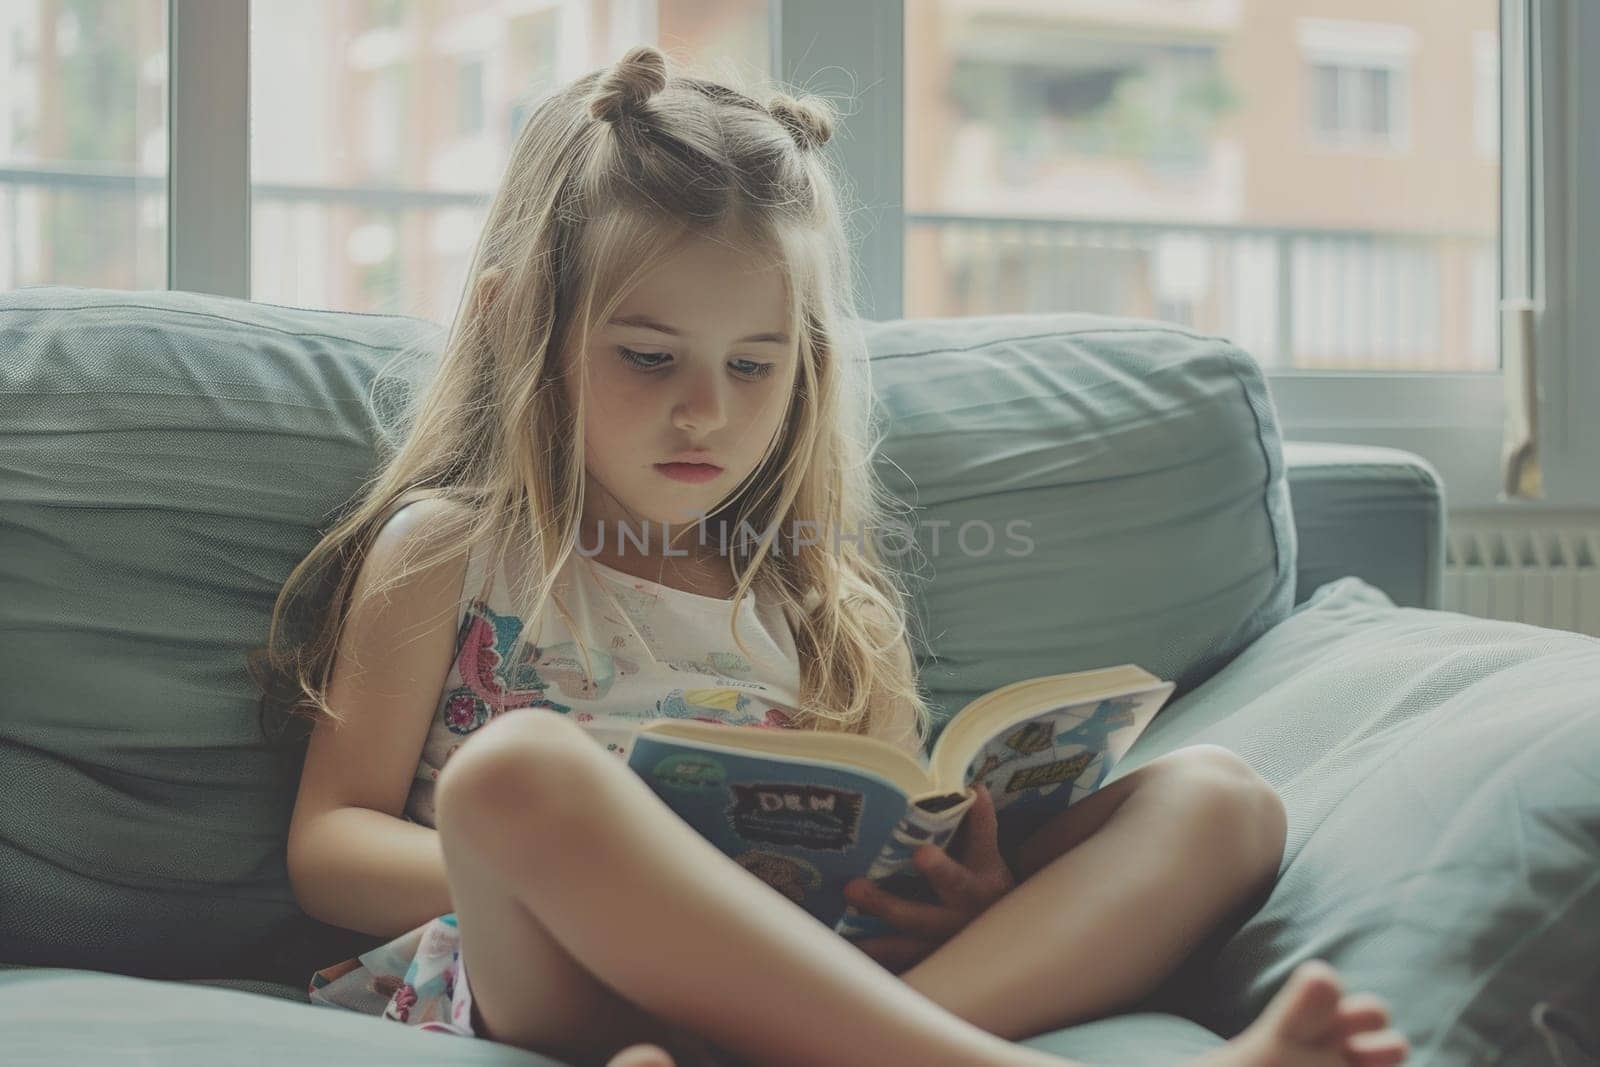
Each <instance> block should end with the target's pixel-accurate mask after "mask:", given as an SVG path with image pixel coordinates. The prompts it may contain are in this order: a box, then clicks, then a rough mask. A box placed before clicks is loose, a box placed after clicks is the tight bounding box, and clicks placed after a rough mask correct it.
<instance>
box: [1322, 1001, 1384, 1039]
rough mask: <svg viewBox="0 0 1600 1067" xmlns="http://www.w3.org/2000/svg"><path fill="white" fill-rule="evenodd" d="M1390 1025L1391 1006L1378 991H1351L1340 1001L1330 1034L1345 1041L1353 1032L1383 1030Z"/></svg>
mask: <svg viewBox="0 0 1600 1067" xmlns="http://www.w3.org/2000/svg"><path fill="white" fill-rule="evenodd" d="M1388 1025H1389V1008H1388V1005H1386V1004H1385V1003H1384V1001H1383V998H1382V997H1380V996H1378V995H1377V994H1376V993H1351V994H1350V995H1349V996H1347V997H1345V998H1344V999H1343V1000H1341V1001H1339V1011H1338V1014H1337V1016H1336V1017H1335V1018H1334V1021H1333V1028H1332V1030H1331V1031H1329V1033H1330V1036H1331V1037H1332V1038H1333V1039H1334V1040H1336V1041H1343V1040H1344V1039H1345V1038H1347V1037H1349V1036H1350V1035H1352V1034H1360V1033H1365V1032H1366V1031H1368V1030H1382V1029H1383V1028H1384V1027H1385V1026H1388Z"/></svg>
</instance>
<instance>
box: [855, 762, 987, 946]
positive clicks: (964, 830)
mask: <svg viewBox="0 0 1600 1067" xmlns="http://www.w3.org/2000/svg"><path fill="white" fill-rule="evenodd" d="M977 793H978V796H977V799H976V800H975V801H973V804H972V810H971V811H969V812H967V817H966V819H965V820H964V821H963V822H962V824H961V829H960V830H959V831H957V832H956V840H954V841H952V842H951V849H950V852H948V853H947V852H943V851H941V850H940V849H939V848H937V847H936V846H934V845H923V846H922V847H921V848H919V849H918V850H917V852H916V855H915V856H914V857H913V858H912V862H913V863H915V864H916V867H917V869H918V870H919V871H921V872H923V874H924V876H925V877H926V878H927V879H928V881H929V883H930V884H931V885H932V886H933V888H934V891H935V892H936V893H938V895H939V900H940V902H941V903H939V904H924V903H922V902H920V901H915V900H907V899H906V898H905V897H901V896H896V895H895V894H893V893H891V892H889V891H888V890H886V889H884V888H882V887H881V886H878V885H875V884H874V883H872V882H869V881H868V880H867V879H865V878H856V879H853V880H852V881H851V882H849V883H848V884H847V885H846V886H845V899H846V900H847V901H849V902H850V903H851V904H854V905H855V906H856V908H857V909H858V910H860V911H863V912H866V913H868V914H871V915H875V916H878V917H879V918H881V919H884V920H885V921H887V922H889V923H890V924H891V925H893V926H894V927H896V928H897V929H898V930H899V931H900V932H899V933H898V934H889V935H885V936H882V937H869V938H865V939H863V940H861V941H857V942H855V945H856V947H857V948H859V949H860V950H861V951H863V952H865V953H866V954H867V955H868V956H871V957H872V958H873V959H875V960H877V961H878V963H880V964H882V965H883V966H884V967H886V968H888V969H889V970H890V971H892V972H893V973H895V974H899V973H900V972H901V971H903V970H905V969H906V968H908V967H911V966H912V965H914V964H916V963H917V962H919V961H920V960H922V958H923V957H925V956H927V955H929V954H931V953H932V952H933V950H934V949H936V948H938V947H939V946H940V945H942V944H944V943H945V942H946V941H948V940H950V939H951V938H952V937H954V936H955V935H956V934H957V933H959V932H960V931H961V930H962V929H964V928H965V927H966V925H967V924H968V923H970V922H971V921H972V920H973V919H975V918H977V917H978V916H979V915H981V914H983V912H984V911H986V910H987V909H988V907H989V905H991V904H993V903H994V902H995V901H997V900H999V899H1000V898H1001V897H1003V896H1005V895H1006V894H1007V893H1009V892H1011V890H1012V889H1013V888H1014V887H1015V886H1016V884H1017V881H1016V877H1015V876H1014V875H1013V874H1012V873H1011V867H1010V866H1009V865H1008V864H1007V863H1006V861H1005V858H1004V857H1003V856H1001V855H1000V845H999V840H998V834H997V824H996V820H995V812H994V802H993V799H992V798H991V797H990V796H989V790H988V789H987V788H985V787H984V786H983V785H982V784H981V783H980V784H979V785H978V786H977Z"/></svg>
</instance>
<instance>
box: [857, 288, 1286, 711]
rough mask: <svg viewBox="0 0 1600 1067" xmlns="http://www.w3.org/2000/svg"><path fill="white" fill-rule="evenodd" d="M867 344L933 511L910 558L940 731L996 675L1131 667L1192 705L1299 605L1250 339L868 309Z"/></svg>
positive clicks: (1078, 321)
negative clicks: (893, 314)
mask: <svg viewBox="0 0 1600 1067" xmlns="http://www.w3.org/2000/svg"><path fill="white" fill-rule="evenodd" d="M867 339H868V344H869V348H870V350H871V352H872V374H873V391H874V393H875V394H876V396H877V397H878V399H879V401H880V402H881V404H882V408H883V411H884V415H885V416H886V422H887V436H886V438H885V440H884V443H883V446H882V449H881V455H880V459H881V462H880V470H881V473H882V476H883V478H884V481H885V482H886V484H887V485H888V487H889V488H890V489H891V490H892V491H893V492H894V493H895V495H896V496H897V497H899V498H900V500H902V501H904V502H906V503H907V504H908V505H910V506H912V507H914V508H915V509H916V511H915V513H914V514H913V515H912V516H910V517H908V519H907V522H908V523H910V524H911V525H912V528H913V529H914V531H915V534H916V539H915V544H916V548H917V550H918V551H917V553H915V554H913V553H911V552H906V553H905V554H904V555H903V556H902V557H901V566H902V569H903V570H904V571H905V572H906V574H907V577H908V580H909V584H910V585H911V586H912V587H913V589H914V591H915V592H916V594H917V597H918V600H919V616H920V619H921V625H922V627H923V633H924V635H925V637H926V639H927V644H928V648H927V649H919V652H923V653H925V654H923V655H921V656H919V659H920V668H921V676H922V680H923V682H924V684H925V685H926V686H927V688H928V689H929V691H930V692H929V695H930V696H931V698H932V702H933V704H934V706H935V709H936V711H937V712H938V713H939V715H940V717H941V725H942V720H943V718H944V717H945V716H947V715H948V714H949V713H952V712H954V711H957V710H959V709H960V707H961V705H962V704H964V703H966V702H967V701H968V700H971V699H972V698H974V697H976V696H979V695H981V694H982V693H983V692H985V691H987V690H989V689H993V688H995V687H996V686H1000V685H1004V684H1006V683H1008V682H1013V681H1016V680H1018V679H1021V678H1029V677H1034V676H1037V675H1042V674H1055V673H1059V672H1063V671H1073V670H1085V669H1092V668H1096V667H1108V666H1113V665H1115V664H1119V663H1130V662H1131V663H1137V664H1139V665H1140V666H1142V667H1144V668H1145V669H1146V670H1149V671H1152V672H1154V673H1156V674H1158V675H1160V676H1161V677H1163V678H1169V679H1172V680H1174V681H1175V682H1177V685H1178V688H1177V692H1176V693H1175V694H1174V696H1175V697H1180V696H1181V695H1182V694H1183V693H1184V692H1187V691H1188V690H1190V689H1192V688H1193V687H1194V686H1196V685H1198V684H1200V683H1201V682H1203V681H1205V679H1207V678H1209V677H1210V676H1211V675H1212V674H1214V673H1215V672H1216V671H1217V670H1219V669H1220V668H1221V667H1222V666H1223V665H1225V664H1226V663H1227V662H1228V661H1229V660H1230V659H1231V658H1232V657H1233V656H1235V655H1238V654H1239V652H1240V651H1242V650H1243V649H1244V648H1245V647H1246V646H1248V645H1249V644H1250V642H1252V641H1254V640H1255V639H1256V638H1257V637H1259V636H1260V635H1261V634H1263V633H1265V632H1266V631H1267V630H1268V629H1270V628H1271V627H1272V626H1274V625H1275V624H1277V623H1278V622H1280V621H1281V620H1282V619H1284V618H1285V617H1286V616H1287V615H1288V614H1289V611H1290V609H1291V607H1292V606H1293V603H1294V583H1295V571H1296V568H1295V558H1296V557H1295V529H1294V521H1293V515H1292V512H1291V510H1290V505H1289V491H1288V485H1287V481H1286V478H1285V474H1284V463H1283V447H1282V442H1281V439H1280V434H1279V428H1278V422H1277V416H1276V413H1275V411H1274V408H1273V405H1272V400H1271V397H1270V395H1269V393H1268V389H1267V384H1266V380H1265V378H1264V377H1263V376H1262V373H1261V369H1260V367H1259V366H1258V365H1257V364H1256V363H1255V361H1254V360H1253V359H1252V358H1251V357H1250V356H1249V355H1248V354H1246V353H1245V352H1243V351H1241V350H1240V349H1238V348H1236V347H1234V346H1233V345H1231V344H1229V343H1228V342H1227V341H1225V340H1223V339H1221V338H1217V337H1209V336H1206V335H1204V334H1200V333H1196V332H1194V331H1191V330H1186V329H1183V328H1181V327H1178V326H1173V325H1170V324H1167V323H1159V322H1146V321H1141V320H1132V319H1117V318H1109V317H1105V316H1099V315H1086V314H1052V315H999V316H985V317H978V318H958V319H910V320H898V321H894V322H885V323H868V324H867ZM898 543H900V542H897V541H894V540H890V541H889V544H890V545H891V547H893V546H894V545H896V544H898Z"/></svg>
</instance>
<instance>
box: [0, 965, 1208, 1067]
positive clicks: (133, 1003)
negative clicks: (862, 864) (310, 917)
mask: <svg viewBox="0 0 1600 1067" xmlns="http://www.w3.org/2000/svg"><path fill="white" fill-rule="evenodd" d="M0 1033H4V1034H5V1035H6V1055H5V1063H6V1065H7V1067H61V1065H62V1064H64V1063H65V1064H79V1063H82V1064H101V1063H159V1064H161V1065H162V1067H215V1065H217V1064H240V1065H243V1064H251V1065H258V1064H269V1063H270V1064H306V1063H311V1064H332V1063H382V1064H385V1065H386V1067H387V1065H393V1067H400V1065H404V1064H416V1065H418V1067H423V1065H426V1067H435V1065H456V1064H460V1065H463V1067H466V1065H475V1064H481V1065H484V1067H491V1065H492V1067H558V1065H559V1064H560V1063H561V1061H557V1060H555V1059H552V1058H550V1057H548V1056H542V1055H540V1054H538V1053H534V1052H525V1051H523V1050H522V1049H519V1048H515V1047H513V1046H511V1045H503V1044H498V1043H496V1042H492V1041H477V1040H471V1039H467V1038H461V1037H457V1036H455V1035H453V1034H445V1033H428V1032H426V1031H421V1030H417V1029H415V1028H414V1027H409V1026H402V1025H400V1024H399V1023H395V1022H391V1021H389V1020H386V1019H380V1018H375V1017H371V1016H364V1015H360V1014H357V1013H355V1012H350V1011H344V1010H343V1009H340V1008H331V1007H326V1006H323V1005H315V1004H291V1003H287V1002H285V1001H283V1000H280V999H278V998H276V997H263V996H258V995H255V994H252V993H245V992H239V991H236V990H232V989H209V988H202V987H198V986H194V985H189V984H185V983H178V982H154V981H150V980H148V979H143V978H129V977H125V976H123V975H112V974H98V973H95V972H92V971H68V970H60V969H56V968H38V969H32V970H25V971H3V970H0ZM1023 1043H1024V1044H1026V1045H1028V1046H1030V1047H1032V1048H1038V1049H1043V1050H1045V1051H1048V1052H1051V1053H1054V1054H1055V1055H1058V1056H1062V1057H1070V1058H1072V1059H1075V1060H1076V1061H1078V1062H1080V1063H1084V1062H1088V1063H1095V1064H1099V1065H1101V1067H1168V1065H1170V1064H1174V1063H1183V1062H1188V1061H1190V1060H1192V1059H1195V1058H1198V1057H1199V1056H1201V1055H1203V1054H1205V1053H1206V1052H1209V1051H1211V1050H1213V1049H1215V1048H1216V1047H1217V1046H1218V1045H1220V1044H1222V1039H1221V1038H1219V1037H1217V1035H1215V1034H1213V1033H1211V1032H1209V1031H1207V1030H1205V1029H1204V1028H1202V1027H1200V1026H1197V1025H1196V1024H1195V1023H1192V1022H1190V1021H1188V1020H1187V1019H1179V1018H1175V1017H1173V1016H1171V1015H1161V1014H1155V1013H1138V1014H1133V1015H1119V1016H1116V1017H1114V1018H1107V1019H1100V1020H1096V1021H1094V1022H1090V1023H1085V1024H1083V1025H1080V1026H1074V1027H1070V1028H1068V1029H1065V1030H1059V1031H1056V1032H1053V1033H1049V1034H1041V1035H1039V1036H1038V1037H1034V1038H1029V1039H1028V1040H1027V1041H1025V1042H1023Z"/></svg>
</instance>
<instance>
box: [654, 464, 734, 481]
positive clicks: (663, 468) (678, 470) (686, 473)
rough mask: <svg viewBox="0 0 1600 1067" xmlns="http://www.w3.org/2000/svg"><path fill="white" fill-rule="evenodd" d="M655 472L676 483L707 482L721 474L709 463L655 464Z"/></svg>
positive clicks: (718, 469)
mask: <svg viewBox="0 0 1600 1067" xmlns="http://www.w3.org/2000/svg"><path fill="white" fill-rule="evenodd" d="M655 467H656V470H658V471H660V472H661V473H662V474H665V475H666V476H667V477H668V478H671V479H672V480H673V481H676V482H709V481H711V480H712V479H713V478H716V477H717V476H718V475H720V474H721V473H722V468H721V467H718V466H716V465H715V464H711V463H657V464H656V465H655Z"/></svg>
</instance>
